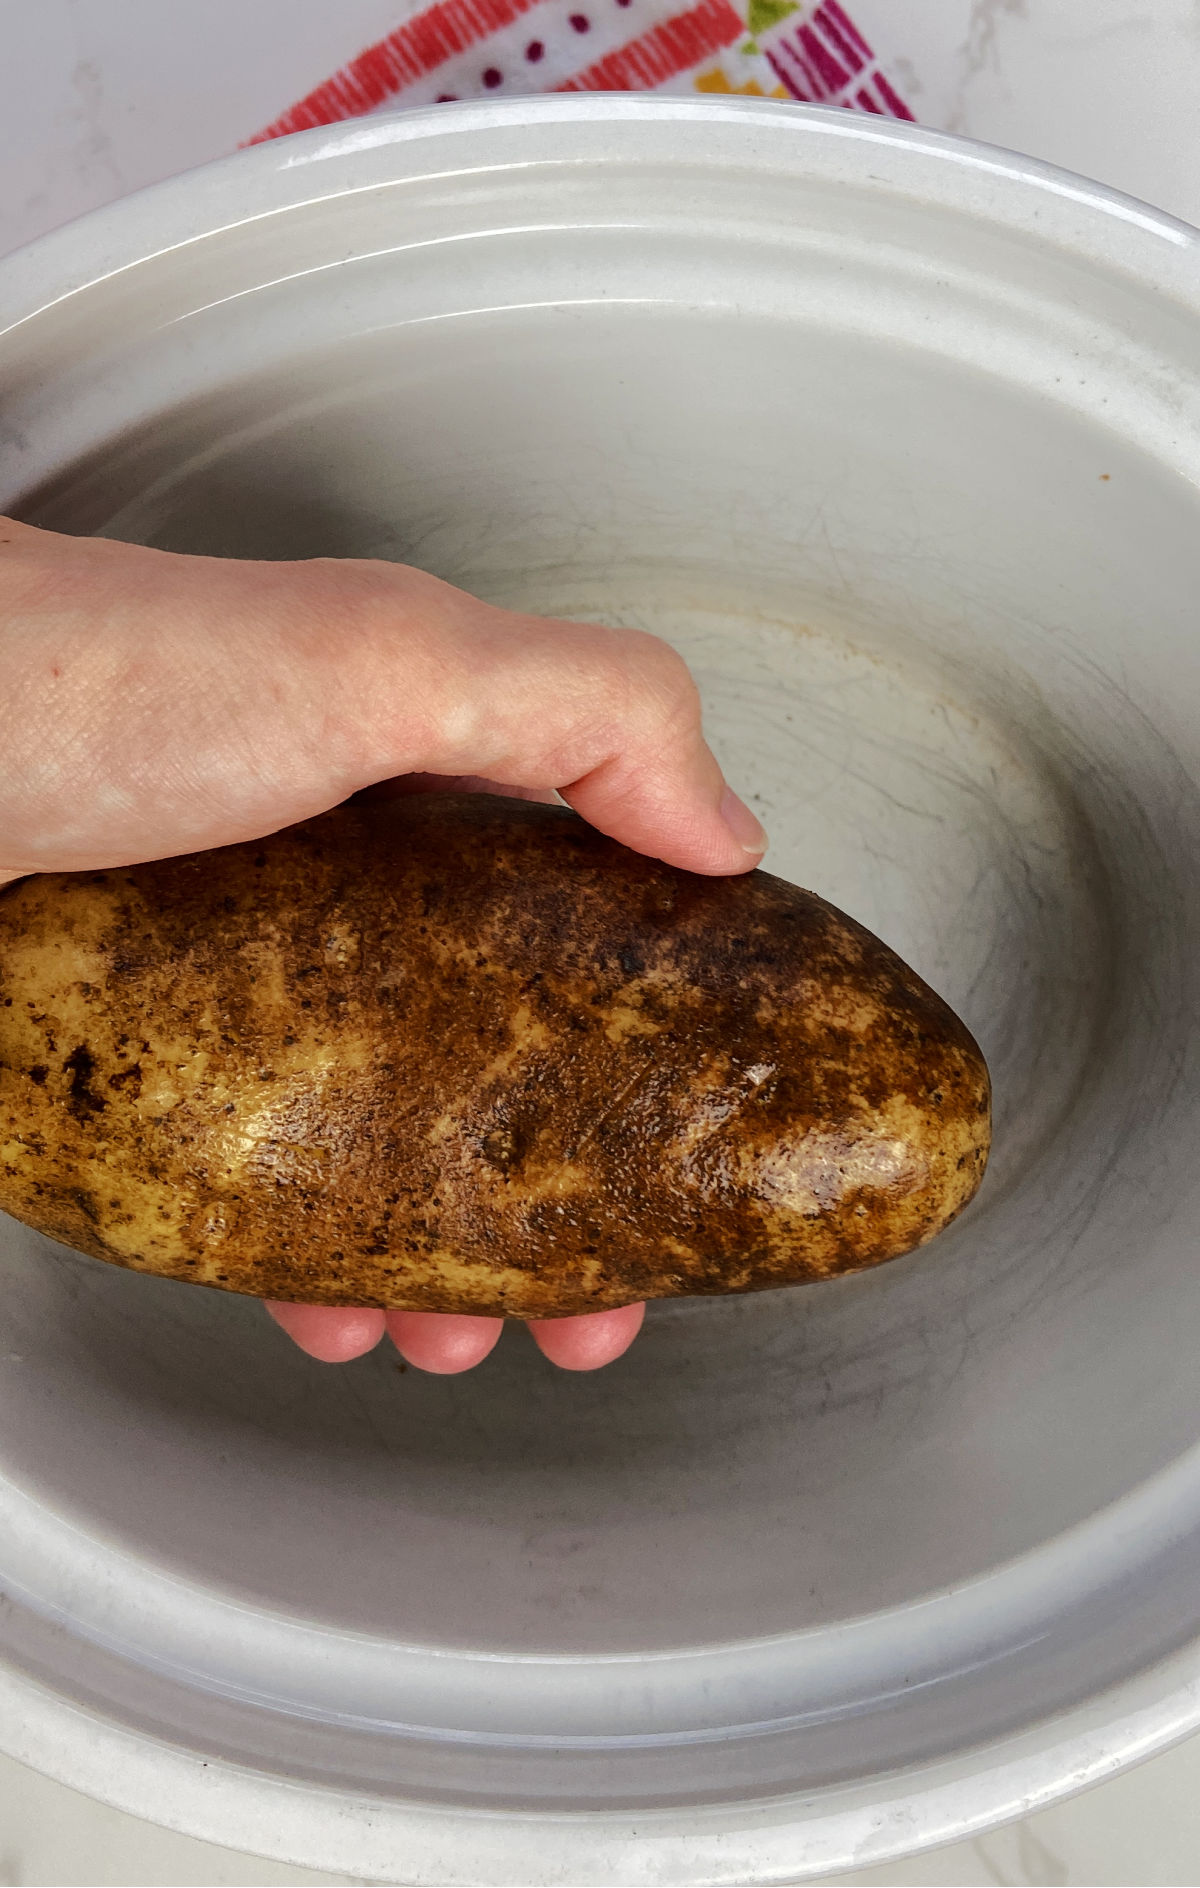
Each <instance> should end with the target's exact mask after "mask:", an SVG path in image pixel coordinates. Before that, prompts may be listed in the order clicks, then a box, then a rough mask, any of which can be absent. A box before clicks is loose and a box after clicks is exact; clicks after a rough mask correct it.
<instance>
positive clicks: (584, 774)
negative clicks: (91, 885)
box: [0, 521, 764, 880]
mask: <svg viewBox="0 0 1200 1888" xmlns="http://www.w3.org/2000/svg"><path fill="white" fill-rule="evenodd" d="M0 698H2V699H4V700H5V701H6V703H7V705H8V709H9V713H8V717H7V720H8V729H9V730H11V731H12V732H11V735H10V734H9V732H8V730H6V753H5V757H4V763H3V775H2V777H0V880H2V879H3V878H4V877H6V876H8V877H11V876H19V875H20V874H22V873H24V872H30V871H55V870H59V871H68V870H80V869H87V868H91V867H101V866H106V865H117V864H125V863H132V862H133V861H135V860H138V859H148V858H160V857H164V856H167V855H169V854H173V853H179V852H187V851H193V850H200V849H202V848H205V847H210V846H218V845H227V844H231V843H234V842H236V841H239V840H245V839H252V838H258V837H260V836H262V835H263V834H265V833H268V832H273V831H276V830H278V829H279V828H280V827H282V826H286V825H289V824H291V823H292V822H294V821H295V820H298V819H303V818H306V817H309V816H311V815H313V814H315V813H319V812H323V811H325V810H326V809H327V808H329V807H331V806H334V805H336V804H338V803H339V802H340V801H341V800H343V799H345V798H347V797H348V796H349V795H350V794H351V793H353V792H356V791H357V790H359V789H361V788H363V787H365V786H369V785H372V784H374V783H375V782H378V781H380V780H384V779H388V778H390V777H393V776H395V775H399V774H407V773H418V772H427V773H435V774H463V775H467V774H472V775H484V776H486V777H488V778H490V779H492V780H495V781H498V782H500V783H502V784H504V785H507V786H511V787H521V788H528V789H538V790H543V791H544V790H546V789H550V788H555V789H558V790H560V791H561V792H562V793H563V794H564V796H565V798H566V799H567V800H568V801H569V802H570V803H571V804H572V805H573V806H574V807H575V808H576V809H577V810H578V811H579V812H580V813H581V814H582V815H583V817H584V818H586V819H588V820H589V821H591V822H592V823H593V824H594V825H596V826H597V827H599V828H600V829H601V830H602V831H603V832H605V833H608V834H610V835H611V836H612V837H613V838H616V839H618V840H621V841H623V842H624V843H625V844H627V845H629V846H632V847H635V848H636V849H637V850H639V851H642V852H647V853H652V854H654V855H656V856H658V857H661V858H663V859H666V860H668V861H669V862H670V863H672V864H675V865H680V866H684V867H687V868H689V869H691V870H693V871H697V872H712V873H726V872H738V871H744V870H746V869H747V868H748V867H749V866H751V865H753V864H754V863H755V862H756V861H757V859H758V858H759V857H760V856H761V852H762V849H763V843H764V842H763V836H762V831H761V828H760V827H759V825H758V822H757V821H756V820H755V819H754V817H753V815H752V814H750V813H749V812H748V810H747V809H746V808H745V807H744V806H743V805H742V803H741V802H740V801H739V800H737V799H736V798H735V797H734V796H733V795H732V794H731V793H730V791H729V790H728V788H727V787H726V784H725V782H724V779H723V777H722V774H721V771H720V768H719V767H718V765H717V762H716V760H715V759H714V757H713V755H712V753H711V751H710V750H709V748H708V746H707V744H706V742H705V740H704V737H703V734H702V731H701V719H700V707H699V701H698V697H697V693H696V689H695V685H694V683H693V682H692V679H691V677H690V675H689V674H688V671H687V668H686V666H685V665H684V663H683V662H682V661H681V660H680V658H679V657H678V656H677V655H676V654H675V653H674V652H673V651H672V650H670V649H669V648H668V647H667V645H666V644H665V643H662V642H660V641H658V640H657V639H656V638H654V637H652V636H646V635H642V634H640V633H638V632H635V631H626V630H613V629H606V628H600V627H595V626H590V625H581V624H576V623H556V622H551V621H547V620H546V619H544V618H540V617H530V616H522V615H518V614H516V613H513V612H510V611H505V610H498V609H495V608H492V607H491V606H489V605H486V604H483V603H480V602H479V601H477V600H476V599H475V598H473V597H469V596H467V595H465V594H464V593H463V592H462V591H459V590H456V589H454V588H453V587H452V586H451V585H449V584H445V583H442V582H440V581H439V580H438V579H436V578H433V577H429V576H427V575H425V574H424V573H422V572H419V571H415V570H410V569H407V568H406V567H404V566H402V565H395V564H387V563H382V562H376V561H373V560H372V561H367V560H363V561H359V560H349V559H324V558H320V559H314V560H312V561H310V562H303V563H287V564H280V563H254V562H240V561H238V562H233V561H226V560H222V559H213V558H201V557H190V556H181V555H178V554H175V553H171V552H163V551H154V550H148V549H146V548H144V547H141V546H135V545H126V544H118V543H113V542H108V541H105V540H98V539H75V538H67V537H61V536H59V535H57V534H55V533H52V532H45V531H40V530H35V529H33V528H31V527H29V526H23V525H17V524H13V523H10V522H8V521H0Z"/></svg>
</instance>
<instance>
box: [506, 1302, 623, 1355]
mask: <svg viewBox="0 0 1200 1888" xmlns="http://www.w3.org/2000/svg"><path fill="white" fill-rule="evenodd" d="M645 1315H646V1307H645V1305H621V1306H619V1307H618V1308H617V1309H616V1310H615V1311H589V1312H586V1313H584V1314H583V1316H581V1317H578V1318H538V1319H536V1320H534V1321H532V1322H531V1323H530V1326H529V1328H530V1330H531V1331H532V1332H533V1338H534V1342H535V1343H536V1345H537V1347H538V1349H539V1350H540V1351H541V1352H542V1354H543V1356H545V1357H548V1358H549V1359H550V1362H551V1363H552V1364H557V1365H558V1367H559V1369H560V1370H600V1369H602V1368H603V1366H604V1365H605V1364H611V1363H615V1361H616V1359H617V1358H618V1357H623V1356H624V1354H625V1352H626V1351H627V1350H628V1349H629V1346H630V1345H631V1344H632V1343H633V1340H634V1338H635V1337H636V1336H637V1334H638V1332H639V1331H640V1330H641V1328H642V1320H643V1319H644V1317H645Z"/></svg>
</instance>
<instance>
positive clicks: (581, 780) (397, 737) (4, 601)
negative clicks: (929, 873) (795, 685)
mask: <svg viewBox="0 0 1200 1888" xmlns="http://www.w3.org/2000/svg"><path fill="white" fill-rule="evenodd" d="M0 701H2V702H3V703H4V743H3V750H2V751H0V886H3V885H6V884H9V883H11V882H12V881H13V880H15V879H18V878H23V877H26V876H27V875H28V874H30V873H34V872H76V871H86V870H96V869H103V868H106V867H109V866H119V865H132V864H136V863H138V862H140V861H142V860H147V859H160V858H168V857H171V856H173V855H175V854H178V853H184V852H196V851H201V850H204V849H205V848H207V847H211V846H224V845H231V844H234V843H236V842H238V841H241V840H247V839H258V838H262V837H263V836H264V835H265V834H267V833H271V832H277V831H278V830H279V829H280V828H281V827H284V826H289V825H291V824H292V823H293V822H294V821H296V820H300V819H306V818H309V817H311V816H312V815H314V814H317V813H322V812H325V811H326V810H327V809H328V808H330V807H332V806H336V805H338V804H339V802H341V801H342V800H345V799H347V798H348V797H349V796H350V795H351V794H352V793H357V792H361V791H363V790H364V789H367V788H379V789H380V790H387V791H397V792H405V791H422V790H436V789H437V788H438V787H439V786H444V785H445V784H447V781H449V782H451V783H453V784H454V785H455V786H457V787H459V788H461V787H462V786H463V785H470V786H487V787H489V788H490V790H492V791H505V792H511V793H516V794H520V795H523V796H525V797H529V798H547V799H549V798H552V797H553V795H554V794H555V793H556V792H557V793H559V794H561V795H562V797H563V799H564V800H566V801H567V802H568V804H569V805H571V806H572V807H574V808H575V810H576V812H578V813H579V814H581V815H582V817H583V818H584V819H586V820H589V821H590V822H591V824H592V825H593V826H596V827H598V828H599V829H600V831H601V832H604V833H607V834H609V835H610V836H611V837H612V838H614V839H618V840H620V841H622V843H623V844H625V845H627V846H631V847H633V848H634V849H635V850H637V851H639V852H644V853H648V854H650V855H651V856H653V857H655V858H660V859H665V860H667V861H668V863H670V864H672V865H678V866H683V867H685V868H686V869H687V870H689V871H692V872H704V873H711V874H727V873H736V872H745V871H749V870H750V869H751V868H752V867H753V866H754V865H756V864H757V863H758V861H759V859H760V858H761V856H762V853H763V850H764V848H765V843H766V842H765V837H764V835H763V831H762V828H761V826H760V825H759V823H758V821H757V820H756V819H755V817H754V815H753V814H752V813H751V812H750V811H749V809H748V808H747V807H746V806H745V805H744V804H743V802H742V801H741V800H739V799H738V798H737V796H736V795H735V794H734V793H733V792H732V790H731V789H730V788H729V787H728V786H727V785H726V782H725V780H724V777H723V775H722V773H721V769H720V767H719V766H718V764H717V762H716V760H715V758H714V756H713V754H712V752H711V751H710V749H709V747H708V745H707V743H706V742H705V740H704V736H703V732H702V728H701V720H700V708H699V702H698V699H697V695H696V689H695V685H694V684H693V682H692V679H691V677H690V675H689V674H688V671H687V669H686V667H685V665H684V664H683V662H682V661H681V660H680V658H679V657H678V656H677V655H675V654H674V652H673V651H672V650H670V649H669V648H668V647H667V645H666V644H665V643H662V642H660V641H658V640H657V638H655V637H653V636H647V635H644V634H642V633H640V632H638V631H633V630H619V629H605V628H598V627H595V626H593V625H583V624H577V623H565V622H553V621H549V620H547V619H545V618H542V617H536V616H522V615H519V614H516V613H514V612H511V611H508V610H500V609H496V608H494V607H492V606H491V605H489V604H485V603H481V602H479V601H478V600H477V599H476V598H474V597H471V596H468V595H466V594H465V593H464V592H462V591H460V590H456V589H453V588H452V587H451V586H450V585H448V584H445V583H442V582H440V581H439V580H438V579H437V578H435V577H430V576H428V575H426V574H424V573H423V572H421V571H416V570H410V569H407V568H406V567H405V566H403V565H398V564H388V563H382V562H375V561H370V560H357V559H355V560H349V559H338V558H314V559H312V560H310V561H306V562H299V563H253V562H242V561H237V562H233V561H225V560H222V559H217V558H204V557H188V556H181V555H178V554H176V553H173V552H165V551H154V550H147V549H144V548H143V547H141V546H137V545H128V544H117V543H111V542H108V541H105V540H102V539H96V538H72V537H63V536H60V535H58V534H57V533H55V532H49V531H41V530H37V529H35V528H33V527H32V526H29V525H23V524H18V523H16V522H15V521H14V520H11V519H3V518H0ZM644 1309H645V1307H644V1306H642V1305H626V1306H623V1307H622V1308H620V1309H619V1310H615V1311H600V1312H594V1313H591V1314H590V1315H588V1316H584V1317H574V1318H555V1319H547V1320H543V1321H541V1322H536V1323H532V1324H531V1325H530V1327H529V1328H530V1330H531V1331H532V1333H533V1336H534V1339H535V1341H536V1343H537V1344H538V1345H539V1346H540V1348H541V1350H542V1351H543V1352H544V1353H545V1355H546V1356H547V1357H548V1358H550V1360H551V1361H552V1362H553V1363H556V1364H558V1365H559V1366H560V1367H561V1368H563V1369H565V1370H594V1369H598V1368H599V1367H600V1366H601V1365H603V1364H607V1363H611V1362H612V1361H613V1360H614V1359H615V1358H617V1357H619V1356H621V1354H622V1353H623V1352H624V1351H626V1350H627V1349H628V1348H629V1346H630V1344H631V1343H632V1342H633V1340H634V1338H635V1337H636V1335H637V1333H638V1330H639V1328H640V1326H641V1322H642V1317H643V1314H644ZM267 1310H268V1311H269V1312H270V1314H271V1316H272V1317H273V1318H274V1319H275V1322H276V1323H277V1324H278V1325H279V1326H280V1327H281V1328H282V1329H283V1330H284V1331H285V1332H286V1333H287V1335H288V1336H289V1337H290V1338H291V1339H292V1340H293V1341H294V1342H295V1343H296V1344H298V1345H299V1346H300V1348H301V1349H302V1350H304V1351H307V1352H308V1354H309V1356H311V1357H315V1358H318V1359H320V1360H321V1361H323V1362H326V1363H345V1362H348V1361H349V1360H350V1359H351V1358H353V1357H360V1356H362V1355H363V1354H364V1352H366V1351H369V1350H371V1349H373V1348H374V1346H375V1345H376V1344H378V1343H379V1342H380V1341H381V1340H382V1338H383V1337H384V1335H385V1332H386V1335H387V1336H388V1337H389V1338H390V1339H391V1341H392V1343H393V1344H395V1345H396V1347H397V1349H398V1350H400V1351H401V1353H402V1354H403V1355H404V1357H405V1358H406V1359H407V1360H408V1361H409V1362H410V1363H411V1364H413V1365H415V1366H416V1367H417V1368H418V1369H421V1370H428V1371H432V1372H435V1373H437V1374H441V1375H448V1374H451V1373H454V1372H457V1371H462V1370H469V1369H471V1368H472V1367H473V1366H474V1365H475V1364H478V1363H480V1362H482V1360H483V1358H484V1357H486V1356H487V1355H488V1353H489V1352H490V1351H491V1350H492V1349H493V1347H494V1346H495V1344H496V1342H497V1340H498V1339H499V1337H500V1334H501V1330H502V1328H503V1320H502V1319H499V1318H477V1317H456V1316H448V1315H442V1314H437V1313H433V1312H415V1311H388V1312H384V1311H379V1310H375V1309H371V1308H368V1307H363V1308H362V1309H357V1310H342V1309H334V1308H330V1307H327V1306H323V1305H293V1304H268V1306H267Z"/></svg>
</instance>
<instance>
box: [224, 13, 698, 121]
mask: <svg viewBox="0 0 1200 1888" xmlns="http://www.w3.org/2000/svg"><path fill="white" fill-rule="evenodd" d="M724 3H725V4H727V0H724ZM537 4H538V0H436V4H435V5H434V6H431V7H427V8H426V9H425V11H424V12H423V13H420V14H418V15H417V17H416V19H415V20H409V21H407V22H406V23H405V25H403V26H398V27H397V28H396V30H395V32H394V33H389V34H388V35H387V38H386V39H381V40H378V41H377V42H376V44H375V45H374V46H368V47H367V49H366V51H365V52H360V53H359V55H358V57H357V58H356V59H352V60H351V61H350V63H349V65H345V66H343V67H342V69H341V71H340V72H335V73H334V75H333V77H332V78H331V79H326V80H325V82H324V84H322V85H318V86H315V87H314V88H313V90H312V91H311V92H308V93H306V95H305V96H304V97H303V98H301V99H298V100H297V101H296V103H295V104H294V105H290V106H289V107H288V109H287V111H285V112H282V113H281V114H280V116H279V117H278V118H276V119H274V120H273V122H272V123H271V124H269V125H267V127H266V129H265V130H263V131H258V132H256V133H255V135H254V136H253V137H252V138H248V139H247V140H246V142H247V143H248V144H261V143H262V142H263V141H264V139H266V138H281V137H285V136H286V135H287V134H288V132H290V131H306V130H308V129H309V128H310V127H311V126H313V125H328V124H333V123H335V122H336V121H337V120H339V119H342V118H356V117H358V116H359V114H360V113H361V112H364V111H372V110H374V108H375V107H376V106H377V105H383V104H386V102H387V100H388V99H389V98H393V97H394V96H395V94H396V93H397V92H399V91H401V90H402V89H403V88H404V86H406V85H411V84H412V83H413V81H414V80H415V79H420V78H424V76H425V74H426V73H428V72H432V71H433V70H434V69H435V67H437V66H440V65H441V64H442V63H443V61H444V60H446V59H452V58H453V57H454V56H455V54H456V53H460V52H466V50H467V48H468V47H469V46H474V45H477V44H478V42H479V41H480V40H481V39H486V38H487V37H488V35H489V34H491V33H496V32H499V30H500V28H501V27H504V26H511V24H512V22H513V21H514V20H518V19H520V17H521V15H522V14H523V13H528V11H529V9H530V8H531V7H533V6H536V5H537ZM701 57H703V54H701Z"/></svg>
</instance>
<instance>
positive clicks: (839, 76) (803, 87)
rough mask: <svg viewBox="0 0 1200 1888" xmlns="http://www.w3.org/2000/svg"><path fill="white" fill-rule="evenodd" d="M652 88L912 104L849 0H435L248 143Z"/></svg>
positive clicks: (867, 105)
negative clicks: (436, 112) (351, 122)
mask: <svg viewBox="0 0 1200 1888" xmlns="http://www.w3.org/2000/svg"><path fill="white" fill-rule="evenodd" d="M643 91H656V92H674V93H689V92H701V93H703V92H710V93H719V92H741V93H748V94H750V95H752V96H756V97H759V98H762V97H767V98H791V99H798V100H800V101H801V102H803V103H805V104H820V105H843V106H846V107H847V108H849V109H850V110H854V111H868V112H878V113H880V114H882V115H884V116H886V117H890V118H911V117H912V115H913V114H912V112H911V111H910V110H909V109H908V106H907V105H906V104H905V103H904V100H903V99H902V98H901V96H900V94H899V92H898V91H897V89H896V86H895V84H894V82H893V81H892V79H890V78H889V77H888V74H887V73H886V72H885V71H884V70H883V69H882V67H881V65H880V62H879V60H878V59H877V58H876V56H875V54H874V52H873V51H872V49H871V47H870V45H869V44H868V42H867V40H866V38H865V37H864V35H863V33H862V32H861V31H860V29H859V28H858V27H857V26H856V25H855V23H854V21H853V19H852V18H851V16H850V14H849V12H848V11H847V9H846V7H844V6H843V5H842V4H841V0H695V3H694V4H691V5H684V6H682V7H680V6H679V5H678V4H677V0H434V4H433V5H432V6H421V5H420V4H416V5H414V6H412V8H411V9H410V11H409V13H408V17H407V18H406V19H404V20H402V21H401V23H400V24H399V25H398V26H397V27H396V28H395V30H394V31H393V32H390V33H389V34H388V35H387V36H386V38H384V39H381V40H379V41H378V42H377V43H376V44H375V45H373V46H368V47H367V48H366V50H365V51H363V52H360V53H359V54H358V56H357V58H354V59H352V60H351V61H350V63H349V64H348V65H346V66H343V67H342V69H341V71H340V72H335V73H334V74H333V76H332V77H331V78H329V79H326V80H325V81H324V83H323V84H321V85H318V86H316V87H314V89H313V90H312V91H311V92H309V93H308V94H307V96H306V97H304V98H301V99H298V100H297V102H296V103H295V104H294V105H292V106H290V107H289V109H288V110H287V111H285V112H283V113H282V114H281V116H280V117H278V118H276V119H275V121H274V122H273V123H272V124H269V125H267V126H265V127H264V129H263V130H262V131H260V132H258V133H257V134H256V136H255V137H253V138H251V139H249V140H248V142H250V143H251V144H257V143H259V142H261V140H262V139H264V138H277V137H282V136H284V135H285V134H286V133H288V132H291V131H304V130H308V129H309V128H310V127H312V126H313V125H326V124H332V123H334V122H335V121H336V120H338V119H341V118H355V117H359V116H361V115H362V114H363V113H365V112H371V111H379V110H390V109H395V108H396V107H398V106H402V105H433V104H441V103H446V102H449V101H451V100H453V99H460V98H482V97H488V96H491V97H497V98H502V97H504V96H505V95H508V96H513V95H516V94H520V93H528V92H643Z"/></svg>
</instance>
